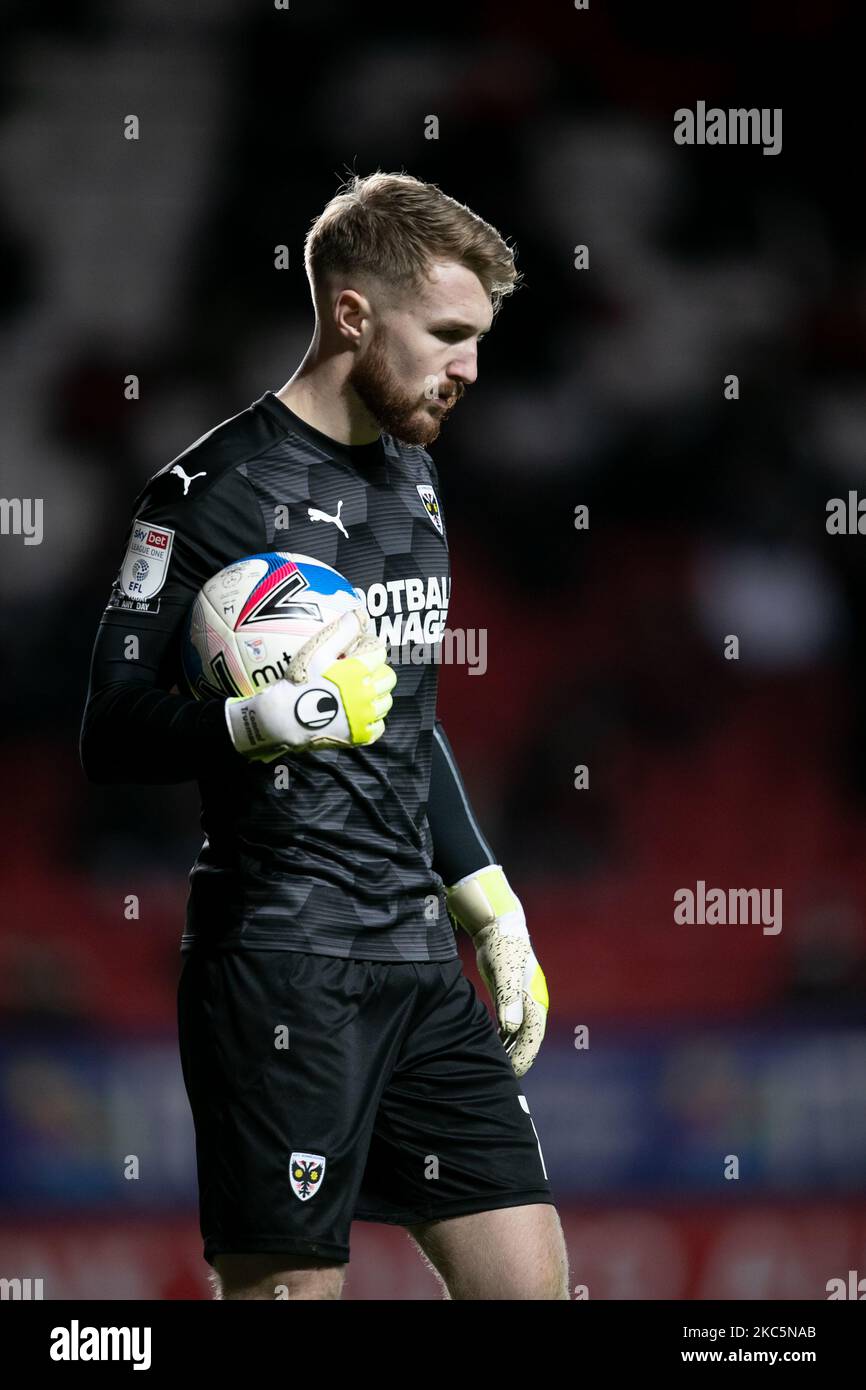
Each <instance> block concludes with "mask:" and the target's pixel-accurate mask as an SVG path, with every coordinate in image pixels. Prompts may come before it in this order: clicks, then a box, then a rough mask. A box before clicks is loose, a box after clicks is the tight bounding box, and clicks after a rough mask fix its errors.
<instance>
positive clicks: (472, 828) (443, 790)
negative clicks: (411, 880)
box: [427, 719, 499, 888]
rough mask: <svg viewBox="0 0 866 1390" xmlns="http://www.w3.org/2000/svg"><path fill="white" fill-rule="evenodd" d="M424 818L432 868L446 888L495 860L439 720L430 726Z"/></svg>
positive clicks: (496, 862) (496, 861)
mask: <svg viewBox="0 0 866 1390" xmlns="http://www.w3.org/2000/svg"><path fill="white" fill-rule="evenodd" d="M427 820H428V823H429V825H430V833H431V836H432V838H433V868H434V870H435V872H436V873H437V874H439V875H440V877H441V879H442V882H443V883H444V884H445V886H446V887H448V888H450V887H451V885H452V884H454V883H457V881H458V880H459V879H461V878H464V877H465V876H466V874H472V873H475V871H476V869H482V868H484V866H485V864H498V863H499V860H498V859H497V858H496V856H495V854H494V853H493V850H492V849H491V848H490V845H489V844H488V843H487V841H486V839H485V838H484V836H483V835H482V833H481V827H480V826H479V824H478V821H477V819H476V817H475V813H474V811H473V810H472V806H471V805H470V802H469V797H468V796H467V794H466V788H465V787H464V785H463V779H462V778H461V776H460V771H459V769H458V767H457V760H456V758H455V757H454V753H453V751H452V748H451V745H450V743H449V742H448V739H447V737H446V734H445V730H444V729H443V727H442V722H441V720H439V719H437V720H436V722H435V724H434V726H433V759H432V764H431V769H430V794H429V798H428V802H427Z"/></svg>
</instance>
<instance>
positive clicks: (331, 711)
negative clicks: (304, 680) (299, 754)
mask: <svg viewBox="0 0 866 1390" xmlns="http://www.w3.org/2000/svg"><path fill="white" fill-rule="evenodd" d="M339 708H340V707H339V705H338V704H337V701H336V699H335V697H334V696H333V695H331V694H330V692H329V691H327V690H305V691H304V693H303V695H301V697H300V698H299V699H298V701H297V703H296V705H295V718H296V719H297V721H298V723H299V724H301V725H302V726H303V727H304V728H305V729H325V728H327V726H328V725H329V724H331V723H333V721H334V720H335V719H336V717H337V713H338V711H339Z"/></svg>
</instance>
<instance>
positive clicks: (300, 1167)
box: [289, 1153, 325, 1202]
mask: <svg viewBox="0 0 866 1390" xmlns="http://www.w3.org/2000/svg"><path fill="white" fill-rule="evenodd" d="M324 1176H325V1159H324V1157H323V1155H322V1154H296V1153H293V1154H292V1160H291V1162H290V1164H289V1180H290V1181H291V1184H292V1191H293V1192H294V1194H295V1196H296V1197H297V1198H298V1201H300V1202H308V1201H309V1200H310V1198H311V1197H315V1195H316V1193H317V1192H318V1190H319V1188H320V1187H321V1186H322V1179H323V1177H324Z"/></svg>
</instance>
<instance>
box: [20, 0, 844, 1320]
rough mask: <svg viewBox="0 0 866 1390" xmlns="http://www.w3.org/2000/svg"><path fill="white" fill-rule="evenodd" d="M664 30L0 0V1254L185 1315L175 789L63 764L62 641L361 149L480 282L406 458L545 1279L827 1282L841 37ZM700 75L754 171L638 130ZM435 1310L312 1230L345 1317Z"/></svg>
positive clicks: (397, 1269)
mask: <svg viewBox="0 0 866 1390" xmlns="http://www.w3.org/2000/svg"><path fill="white" fill-rule="evenodd" d="M696 8H697V7H695V6H693V5H685V4H683V5H675V4H659V5H649V6H642V7H638V6H634V7H632V6H629V7H619V6H613V5H602V4H597V3H596V0H592V6H591V9H590V11H589V12H586V13H583V12H578V11H575V10H574V9H573V8H570V7H569V5H568V4H567V3H564V2H563V3H560V4H556V3H540V4H536V5H532V6H524V5H516V4H513V3H497V4H491V3H484V4H478V5H474V6H463V7H458V8H457V9H453V8H452V9H446V10H443V11H441V12H439V11H436V10H433V11H431V10H430V9H429V8H425V7H414V8H413V7H407V8H406V10H405V13H404V14H403V15H402V17H401V18H400V19H399V20H397V19H396V18H395V14H394V11H392V10H390V9H389V8H388V7H385V6H376V5H364V6H363V7H349V6H342V5H336V4H332V3H328V2H327V0H315V2H314V0H309V3H305V2H304V0H292V4H291V8H290V9H289V10H288V11H275V10H274V8H273V6H272V5H269V4H268V3H265V0H243V2H242V0H215V2H214V3H210V4H208V5H203V4H201V5H199V4H193V3H191V2H190V0H186V3H181V4H177V5H175V4H169V3H168V0H122V3H112V4H108V3H104V4H97V3H81V4H78V5H76V6H74V7H69V6H65V5H61V4H47V5H45V4H43V5H41V6H39V7H38V9H36V10H34V9H33V8H32V7H29V6H25V5H24V4H23V3H19V4H17V5H12V6H11V8H10V7H9V6H7V27H6V37H5V41H4V43H3V46H2V56H0V64H2V74H0V76H2V104H0V116H2V122H3V130H2V139H0V187H2V191H3V193H4V194H5V198H4V201H3V206H2V213H0V249H2V253H3V261H4V266H5V273H4V274H3V276H2V277H0V350H2V359H3V363H4V370H3V373H2V380H0V392H2V421H3V430H4V436H5V438H4V441H3V447H2V457H0V467H2V495H3V496H4V497H7V498H14V497H19V498H20V497H41V498H43V499H44V516H45V529H44V539H43V541H42V543H41V544H40V545H38V546H37V545H33V546H26V545H24V543H23V538H22V537H21V536H15V535H4V536H2V537H0V578H2V585H3V593H4V595H5V597H6V603H5V604H4V606H3V611H2V617H0V650H2V655H3V659H4V669H5V680H4V681H3V683H2V695H0V700H2V719H0V729H2V739H3V746H2V756H3V790H4V795H3V797H2V805H0V840H2V847H3V858H4V864H3V885H4V888H3V921H2V936H0V1116H2V1121H3V1125H2V1127H3V1129H4V1130H5V1132H6V1134H7V1136H8V1141H7V1142H6V1143H5V1144H4V1146H3V1150H2V1153H0V1207H2V1215H3V1216H4V1218H5V1219H4V1221H3V1224H4V1226H5V1227H6V1231H7V1234H6V1235H5V1236H4V1237H3V1238H2V1239H0V1274H2V1275H5V1276H6V1277H13V1276H15V1275H19V1276H22V1277H23V1276H27V1275H30V1276H32V1277H37V1276H39V1277H44V1278H45V1280H46V1292H45V1296H46V1297H60V1296H64V1295H69V1296H73V1297H75V1296H90V1297H100V1298H108V1297H113V1298H134V1297H159V1298H169V1297H198V1296H206V1289H205V1286H204V1284H203V1274H202V1271H203V1268H204V1267H203V1265H202V1262H201V1260H200V1247H199V1241H198V1233H197V1229H196V1210H195V1185H194V1166H193V1165H194V1150H193V1138H192V1129H191V1123H190V1121H189V1117H188V1114H187V1109H186V1098H185V1095H184V1094H183V1090H182V1084H181V1079H180V1072H179V1063H178V1060H177V1056H176V1044H175V1038H174V999H175V995H174V991H175V986H176V980H177V974H178V971H179V967H180V957H179V953H178V947H179V938H180V930H181V922H182V915H183V906H184V899H185V893H186V874H187V872H188V869H189V866H190V864H191V862H192V860H193V858H194V856H195V853H196V851H197V849H198V846H199V843H200V836H199V833H198V826H197V795H196V789H195V787H193V786H187V787H171V788H143V787H137V786H135V785H134V783H135V780H136V768H135V759H134V757H132V758H131V760H130V767H129V782H130V785H129V786H128V787H124V788H120V789H116V788H93V787H89V786H88V785H87V783H86V781H85V779H84V777H83V774H82V772H81V770H80V767H79V764H78V758H77V737H78V725H79V722H80V716H81V709H82V705H83V702H84V696H85V690H86V683H87V671H88V661H89V651H90V645H91V643H92V640H93V636H94V633H95V629H96V625H97V623H98V621H99V616H100V612H101V610H102V607H103V605H104V603H105V600H106V598H107V595H108V591H109V587H110V582H111V579H112V577H113V574H114V572H115V570H116V568H117V565H118V563H119V560H120V556H121V552H122V546H123V540H124V535H125V530H126V526H127V524H128V521H129V517H130V515H131V512H130V508H131V506H132V501H133V499H134V497H135V495H136V494H137V492H138V491H139V489H140V488H141V486H142V485H143V483H144V481H145V480H146V479H147V477H148V476H150V474H152V473H153V472H155V471H156V470H157V469H158V468H161V467H162V466H163V465H164V464H165V463H167V462H169V461H170V460H171V459H172V458H173V457H174V456H175V455H177V454H178V453H179V452H181V450H183V449H184V448H186V447H187V445H188V444H190V443H191V442H192V441H193V440H194V439H196V438H198V437H199V436H200V435H201V434H203V433H204V432H205V431H207V430H209V429H210V428H212V427H213V426H214V425H215V424H217V423H218V422H219V421H220V420H222V419H225V418H226V417H228V416H230V415H233V414H235V413H237V411H239V410H241V409H243V408H245V407H246V406H247V405H249V403H250V402H251V401H252V400H254V399H255V398H256V397H258V396H259V395H261V393H262V392H263V391H264V390H266V389H268V388H271V389H274V390H277V389H279V387H280V386H281V385H282V384H283V383H284V382H285V381H286V380H287V379H288V377H289V376H290V375H291V374H292V373H293V371H294V370H295V368H296V366H297V365H298V363H299V361H300V359H301V357H302V356H303V353H304V351H305V350H306V347H307V344H308V341H309V338H310V333H311V329H312V312H311V307H310V303H309V292H308V287H307V282H306V278H305V275H304V272H303V254H302V253H303V239H304V235H305V232H306V229H307V227H308V225H309V223H310V221H311V220H312V219H313V217H315V215H316V214H317V213H318V212H319V211H320V210H321V208H322V207H323V206H324V204H325V203H326V202H327V200H328V199H329V198H330V197H331V196H332V195H333V193H334V192H335V191H336V189H337V186H338V184H339V182H340V180H341V179H342V178H343V177H344V176H345V174H346V173H347V172H349V171H354V172H358V173H362V174H363V173H368V172H371V171H372V170H373V169H376V168H380V169H383V170H385V171H396V170H405V171H406V172H409V173H411V174H414V175H416V176H418V177H420V178H423V179H428V180H431V181H434V182H436V183H438V184H439V185H440V186H441V187H442V188H443V189H444V191H445V192H447V193H449V194H451V195H452V196H453V197H456V198H458V199H459V200H461V201H464V202H466V203H467V204H468V205H469V206H471V207H472V208H473V209H474V210H475V211H477V212H478V213H480V214H481V215H482V216H483V217H485V218H486V219H487V220H488V221H490V222H492V223H493V224H494V225H495V226H496V227H497V228H498V229H499V230H500V231H501V232H502V233H503V235H505V236H506V237H508V238H509V239H510V240H513V241H514V243H515V244H516V247H517V250H518V265H519V268H520V269H521V270H522V272H523V275H524V279H525V283H524V285H523V287H522V288H521V289H520V290H519V292H518V293H517V294H516V295H515V296H514V297H513V298H512V299H511V300H510V301H506V303H505V304H504V306H503V309H502V312H501V315H500V317H499V318H498V320H497V323H496V326H495V329H494V331H493V333H492V334H491V335H490V336H489V337H488V338H487V339H486V340H485V342H484V343H483V345H482V346H481V348H480V351H479V377H478V381H477V383H476V384H475V385H474V386H473V387H472V388H470V389H469V390H468V391H467V393H466V398H465V400H464V401H463V403H462V405H461V407H460V409H459V410H458V411H456V412H455V415H454V418H453V419H452V420H449V422H448V424H447V425H446V426H445V428H444V429H443V432H442V435H441V437H440V440H439V441H438V443H437V444H436V446H435V447H434V449H433V450H432V452H433V456H434V458H435V461H436V464H437V467H438V470H439V474H440V478H441V482H442V502H443V510H444V513H445V516H446V520H447V523H448V527H449V533H450V540H451V548H452V565H453V596H452V603H451V608H450V611H449V626H451V627H452V628H454V627H466V628H483V629H485V630H486V632H487V634H488V636H487V641H488V669H487V672H486V674H485V675H484V676H475V675H471V674H470V672H469V671H468V670H467V669H466V668H465V667H463V668H461V667H459V666H455V667H449V668H444V667H443V669H442V685H441V696H440V713H441V715H442V717H443V719H444V721H445V726H446V729H447V731H448V734H449V737H450V739H451V742H452V744H453V746H454V749H455V752H456V754H457V756H458V759H459V761H460V764H461V767H462V769H463V772H464V775H465V778H466V781H467V784H468V786H469V789H470V792H471V795H472V798H473V801H474V804H475V807H476V810H477V812H478V815H479V818H480V820H481V822H482V825H483V827H484V830H485V832H486V834H487V835H488V838H489V839H490V840H491V842H492V844H493V846H494V848H495V850H496V853H497V855H498V857H499V858H500V860H501V862H502V863H503V865H504V866H505V868H506V872H507V873H508V875H509V878H510V880H511V882H512V884H513V885H514V887H515V888H516V890H517V891H518V893H519V894H520V896H521V898H522V900H523V902H524V905H525V907H526V910H527V916H528V921H529V926H530V931H531V933H532V936H533V941H534V944H535V948H536V952H537V954H538V956H539V958H540V960H541V963H542V965H543V966H544V969H545V971H546V974H547V978H548V982H549V986H550V990H551V1000H552V1007H551V1016H550V1025H549V1032H548V1039H547V1041H546V1043H545V1047H544V1049H543V1051H542V1054H541V1056H540V1058H539V1060H538V1062H537V1063H536V1065H535V1067H534V1068H533V1069H532V1071H531V1072H530V1073H529V1075H528V1076H527V1078H526V1081H525V1083H524V1087H525V1091H526V1095H527V1098H528V1100H529V1102H530V1104H531V1106H532V1113H533V1117H534V1119H535V1122H536V1125H537V1128H538V1131H539V1135H540V1138H541V1142H542V1146H543V1149H544V1153H545V1157H546V1160H547V1162H548V1167H549V1171H550V1176H551V1179H552V1181H553V1183H554V1188H555V1191H556V1193H557V1203H558V1206H559V1208H560V1212H561V1215H562V1219H563V1223H564V1225H565V1227H566V1235H567V1239H568V1244H569V1251H570V1255H571V1260H572V1282H573V1284H577V1283H583V1284H587V1285H588V1287H589V1290H590V1296H591V1297H595V1298H610V1297H613V1298H665V1297H687V1298H712V1297H722V1298H724V1297H734V1296H738V1297H746V1298H755V1299H764V1298H770V1297H801V1298H823V1297H825V1285H826V1281H827V1280H828V1279H830V1278H832V1277H836V1276H838V1275H842V1276H844V1275H845V1274H846V1272H847V1270H848V1269H849V1268H852V1267H858V1268H859V1269H860V1271H861V1272H864V1273H866V1105H864V1102H866V1027H864V1024H866V1010H864V983H866V918H864V910H866V870H864V846H866V838H864V831H866V741H864V734H863V729H864V717H863V716H864V682H866V671H864V661H863V656H862V650H863V648H862V638H861V629H862V624H863V610H864V604H866V565H864V553H866V552H864V546H866V540H864V538H863V537H862V536H856V535H854V536H830V535H828V533H827V530H826V525H825V522H826V509H827V503H828V500H829V499H830V498H833V497H840V496H841V497H845V496H847V493H848V491H849V490H850V489H857V488H858V487H860V486H861V485H862V484H863V480H864V476H866V390H864V367H866V349H864V343H866V338H864V328H866V323H864V319H866V255H864V235H863V232H864V228H863V202H864V200H863V192H862V189H863V175H864V132H866V121H864V115H863V109H862V76H861V73H860V71H859V64H860V48H859V47H858V45H857V43H856V42H855V39H854V31H853V28H852V27H851V12H850V11H849V8H848V7H847V6H843V5H839V4H833V3H828V2H827V0H824V3H823V4H822V5H820V6H818V5H815V4H813V3H802V0H801V2H800V3H785V4H783V3H781V0H780V2H779V3H769V0H757V3H752V4H750V5H748V6H741V7H731V6H727V5H726V6H717V7H713V9H712V14H711V15H710V14H708V15H707V16H706V18H705V19H704V20H703V21H702V22H701V21H698V20H697V19H696V18H695V11H696ZM698 100H703V101H705V102H706V103H707V105H708V106H714V105H715V106H720V107H723V108H725V109H727V108H729V107H752V106H755V107H769V108H775V107H781V108H782V110H783V125H782V134H783V144H782V150H781V153H780V154H778V155H776V156H765V155H763V154H762V152H761V149H760V148H756V147H749V146H734V147H724V146H718V147H709V146H704V147H693V148H689V147H683V146H679V145H677V144H675V143H674V140H673V113H674V111H675V110H676V109H677V108H680V107H694V105H695V103H696V102H697V101H698ZM129 114H135V115H137V116H138V117H139V120H140V123H141V130H140V138H139V139H138V140H137V141H129V140H126V139H124V136H123V122H124V119H125V118H126V117H127V116H128V115H129ZM431 114H432V115H436V116H437V117H438V119H439V138H438V139H437V140H428V139H425V134H424V132H425V121H426V119H427V117H429V116H430V115H431ZM283 244H285V245H287V246H288V247H289V249H290V266H289V269H288V270H286V271H277V270H275V269H274V248H275V247H276V246H278V245H283ZM578 244H586V245H587V246H588V247H589V256H590V265H589V269H588V270H585V271H577V270H575V269H574V266H573V259H574V252H573V248H574V247H575V246H576V245H578ZM730 373H735V374H736V375H737V376H738V378H739V383H740V397H739V399H738V400H735V401H731V400H726V399H725V398H724V394H723V386H724V378H725V377H726V376H727V375H728V374H730ZM128 374H135V375H137V376H138V377H139V378H140V382H141V396H140V399H139V400H138V401H129V400H127V399H125V396H124V381H125V378H126V377H127V375H128ZM579 504H585V505H587V506H588V507H589V515H590V525H589V529H588V530H585V531H577V530H575V529H574V525H573V515H574V508H575V507H576V506H578V505H579ZM729 634H736V635H737V636H738V637H739V641H740V655H739V660H736V661H731V660H726V659H725V657H724V641H725V637H726V636H727V635H729ZM578 764H586V765H587V766H588V768H589V777H590V785H589V788H588V789H586V790H576V789H575V788H574V785H573V782H574V768H575V766H576V765H578ZM699 879H703V880H705V882H706V883H707V886H708V887H722V888H724V889H728V888H731V887H742V888H753V887H756V888H766V889H769V890H770V891H771V892H772V890H774V889H781V890H782V893H783V903H784V909H783V910H784V917H783V929H782V931H781V932H780V933H779V934H778V935H767V934H764V933H763V932H762V930H761V927H760V925H759V924H741V925H731V926H723V925H693V926H683V925H679V924H677V923H675V922H674V919H673V895H674V893H675V892H676V891H677V889H679V888H682V887H692V888H693V887H694V885H695V884H696V882H697V881H698V880H699ZM130 894H135V895H137V897H138V899H139V902H140V916H139V918H138V919H137V920H135V919H133V920H127V918H126V917H125V915H124V903H125V900H126V898H127V896H128V895H130ZM461 949H463V948H462V947H461ZM465 959H466V966H467V970H468V971H470V973H473V972H474V963H473V962H472V960H471V957H470V955H469V954H467V955H466V957H465ZM473 978H474V979H477V977H476V976H475V975H474V973H473ZM580 1025H588V1027H589V1030H590V1031H589V1040H590V1045H589V1047H588V1049H580V1050H578V1049H576V1048H575V1047H574V1045H573V1039H574V1035H575V1029H576V1028H578V1027H580ZM128 1155H137V1156H138V1158H139V1160H140V1163H141V1169H140V1176H139V1177H138V1179H137V1180H128V1179H126V1178H124V1176H123V1171H124V1164H125V1161H126V1158H127V1156H128ZM728 1155H736V1156H737V1157H738V1158H739V1161H740V1172H739V1178H738V1179H736V1180H730V1179H727V1178H725V1176H724V1170H725V1162H726V1156H728ZM858 1260H859V1262H860V1263H859V1265H858ZM435 1295H436V1289H435V1285H434V1284H433V1283H432V1280H431V1279H430V1276H429V1275H428V1274H427V1272H426V1271H424V1269H423V1268H422V1267H421V1265H420V1262H418V1261H417V1259H416V1258H415V1257H414V1256H413V1254H412V1252H411V1249H410V1247H409V1244H408V1242H407V1241H406V1238H405V1236H403V1235H402V1233H400V1232H397V1231H389V1230H385V1229H383V1228H378V1227H371V1226H363V1225H360V1224H359V1225H356V1227H355V1228H354V1232H353V1262H352V1265H351V1267H350V1276H349V1284H348V1285H347V1296H353V1297H357V1298H384V1297H407V1296H411V1297H419V1298H427V1297H435Z"/></svg>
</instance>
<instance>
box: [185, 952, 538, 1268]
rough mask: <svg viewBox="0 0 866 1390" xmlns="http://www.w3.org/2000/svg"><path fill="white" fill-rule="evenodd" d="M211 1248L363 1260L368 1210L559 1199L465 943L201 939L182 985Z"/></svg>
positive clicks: (397, 1212)
mask: <svg viewBox="0 0 866 1390" xmlns="http://www.w3.org/2000/svg"><path fill="white" fill-rule="evenodd" d="M178 1030H179V1036H180V1052H181V1063H182V1066H183V1075H184V1081H185V1083H186V1089H187V1094H188V1096H189V1100H190V1105H191V1107H192V1113H193V1121H194V1123H195V1134H196V1160H197V1166H198V1183H199V1208H200V1216H201V1232H202V1236H203V1238H204V1257H205V1259H206V1260H207V1262H208V1263H209V1264H213V1259H214V1256H215V1255H218V1254H220V1253H224V1252H225V1253H235V1254H244V1253H251V1252H255V1251H277V1252H279V1251H282V1252H286V1253H288V1254H294V1255H314V1256H320V1257H323V1258H327V1259H331V1260H333V1261H334V1262H337V1263H339V1262H343V1263H345V1262H348V1259H349V1231H350V1227H351V1224H352V1221H353V1220H356V1221H378V1222H385V1223H387V1224H389V1225H396V1226H410V1225H417V1224H420V1223H422V1222H425V1221H437V1220H441V1219H442V1218H444V1217H450V1216H463V1215H466V1214H468V1213H469V1212H477V1211H490V1210H493V1209H495V1208H498V1207H515V1206H523V1205H527V1204H529V1203H534V1202H548V1203H550V1202H552V1201H553V1198H552V1195H551V1190H550V1185H549V1183H548V1181H547V1173H546V1171H545V1167H544V1159H543V1157H542V1152H541V1146H540V1144H539V1141H538V1136H537V1134H536V1131H535V1126H534V1124H533V1122H532V1118H531V1116H530V1113H529V1106H528V1105H527V1103H526V1100H525V1098H524V1096H523V1095H522V1092H521V1085H520V1082H519V1081H518V1080H517V1078H516V1077H515V1075H514V1072H513V1070H512V1067H511V1063H510V1062H509V1060H508V1058H507V1057H506V1055H505V1051H504V1049H503V1047H502V1044H501V1043H500V1041H499V1038H498V1037H497V1034H496V1030H495V1027H494V1024H493V1020H492V1018H491V1015H490V1014H489V1013H488V1011H487V1009H486V1007H485V1005H484V1004H483V1003H482V1002H481V1000H480V999H479V998H478V995H477V993H476V991H475V989H474V987H473V985H472V982H471V981H470V980H469V979H467V977H466V975H465V974H464V973H463V969H462V965H461V962H460V960H459V958H457V959H455V960H449V961H446V962H444V963H441V964H435V963H427V962H423V963H421V962H419V963H415V962H409V961H399V962H391V961H387V962H386V961H367V960H355V959H345V958H342V957H336V956H316V955H310V954H308V953H304V952H300V951H257V950H250V949H246V950H242V951H237V950H234V951H232V950H226V951H213V952H207V951H204V950H193V951H191V952H190V953H189V954H188V955H187V957H186V959H185V961H184V965H183V970H182V972H181V977H180V983H179V986H178Z"/></svg>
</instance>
